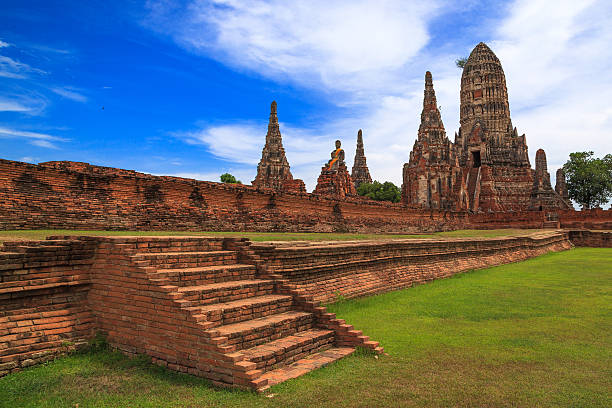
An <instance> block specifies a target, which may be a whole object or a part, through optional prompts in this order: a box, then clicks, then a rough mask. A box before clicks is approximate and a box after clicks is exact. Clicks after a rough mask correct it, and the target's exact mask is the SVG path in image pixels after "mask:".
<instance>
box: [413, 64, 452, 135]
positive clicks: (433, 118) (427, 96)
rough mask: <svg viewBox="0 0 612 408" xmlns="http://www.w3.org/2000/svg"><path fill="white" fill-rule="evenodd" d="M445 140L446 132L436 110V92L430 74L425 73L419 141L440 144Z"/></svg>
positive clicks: (438, 111)
mask: <svg viewBox="0 0 612 408" xmlns="http://www.w3.org/2000/svg"><path fill="white" fill-rule="evenodd" d="M445 138H446V130H445V129H444V123H442V116H441V115H440V110H439V109H438V101H437V100H436V91H435V90H434V87H433V79H432V76H431V72H429V71H427V72H426V73H425V92H424V95H423V111H422V112H421V125H420V126H419V140H423V139H426V140H427V141H429V142H442V141H443V140H444V139H445Z"/></svg>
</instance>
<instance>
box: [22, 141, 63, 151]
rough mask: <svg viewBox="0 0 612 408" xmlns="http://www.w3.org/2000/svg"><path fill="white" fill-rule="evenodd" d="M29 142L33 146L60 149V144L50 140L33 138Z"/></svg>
mask: <svg viewBox="0 0 612 408" xmlns="http://www.w3.org/2000/svg"><path fill="white" fill-rule="evenodd" d="M29 143H30V144H31V145H32V146H38V147H44V148H46V149H59V147H58V146H56V145H55V144H53V143H51V142H50V141H48V140H31V141H30V142H29Z"/></svg>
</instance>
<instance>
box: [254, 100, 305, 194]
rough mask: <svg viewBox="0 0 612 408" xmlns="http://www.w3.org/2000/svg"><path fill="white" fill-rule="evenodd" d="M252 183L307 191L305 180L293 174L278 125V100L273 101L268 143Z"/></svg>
mask: <svg viewBox="0 0 612 408" xmlns="http://www.w3.org/2000/svg"><path fill="white" fill-rule="evenodd" d="M252 184H253V186H254V187H257V188H271V189H274V190H278V191H295V192H306V187H305V185H304V182H303V181H302V180H299V179H294V178H293V176H292V175H291V170H290V168H289V162H288V161H287V157H286V156H285V149H284V148H283V139H282V136H281V133H280V128H279V125H278V116H277V114H276V101H273V102H272V105H271V106H270V120H269V122H268V133H267V134H266V144H265V146H264V148H263V150H262V152H261V160H260V161H259V165H258V166H257V176H256V177H255V180H253V182H252Z"/></svg>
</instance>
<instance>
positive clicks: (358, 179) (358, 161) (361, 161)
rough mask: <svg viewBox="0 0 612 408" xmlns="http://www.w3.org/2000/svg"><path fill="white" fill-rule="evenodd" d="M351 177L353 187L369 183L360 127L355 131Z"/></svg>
mask: <svg viewBox="0 0 612 408" xmlns="http://www.w3.org/2000/svg"><path fill="white" fill-rule="evenodd" d="M351 178H352V179H353V182H354V183H355V188H359V185H360V184H361V183H371V182H372V177H371V176H370V170H369V169H368V165H367V163H366V157H365V152H364V149H363V134H362V132H361V129H359V131H358V132H357V150H356V151H355V161H354V162H353V171H352V172H351Z"/></svg>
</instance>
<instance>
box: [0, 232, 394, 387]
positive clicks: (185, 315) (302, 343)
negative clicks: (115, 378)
mask: <svg viewBox="0 0 612 408" xmlns="http://www.w3.org/2000/svg"><path fill="white" fill-rule="evenodd" d="M249 245H250V242H249V241H248V240H245V239H238V238H210V237H53V239H51V240H48V241H41V242H27V243H6V244H5V245H4V248H3V249H4V250H5V251H11V252H3V253H1V255H0V259H1V260H2V261H3V262H2V264H1V265H0V271H1V272H2V275H1V276H2V286H0V290H1V291H2V292H0V293H1V295H0V296H2V298H1V299H2V300H5V301H6V302H3V303H2V308H0V321H1V322H3V323H8V324H9V325H8V327H7V328H6V329H4V327H3V328H2V330H1V331H0V374H7V373H9V372H12V371H15V370H17V369H19V368H22V367H26V366H28V365H31V364H35V363H36V362H39V361H45V360H47V359H49V358H53V356H54V355H56V354H58V353H60V352H62V349H61V345H62V344H65V343H66V342H67V341H68V340H74V342H78V343H83V342H85V341H86V340H87V339H89V338H91V337H92V336H93V334H94V332H96V331H102V332H103V333H105V334H106V335H107V338H108V342H109V343H110V344H111V345H112V346H113V347H115V348H117V349H119V350H121V351H123V352H125V353H128V354H147V355H149V356H151V357H152V359H153V362H155V363H157V364H160V365H164V366H167V367H168V368H170V369H173V370H177V371H181V372H187V373H190V374H193V375H197V376H201V377H205V378H208V379H210V380H211V381H212V382H213V383H214V384H215V385H219V386H226V387H227V386H230V387H238V388H244V389H256V390H264V389H266V388H267V387H268V386H269V384H275V383H278V382H280V381H283V380H285V379H289V378H294V377H296V376H297V375H301V374H304V373H306V372H308V371H310V370H312V369H314V368H317V367H320V366H323V365H325V364H328V363H330V362H332V361H335V360H337V359H338V358H341V357H343V356H345V355H348V354H350V352H352V351H353V350H354V349H355V347H357V346H360V347H365V348H369V349H372V350H374V351H375V352H378V353H381V352H382V348H381V347H379V345H378V343H377V342H374V341H370V340H369V338H368V337H367V336H363V335H362V333H361V332H359V331H356V330H353V327H352V326H350V325H347V324H346V323H345V322H344V321H342V320H338V319H336V318H335V316H334V315H333V314H331V313H327V312H326V310H325V308H324V307H321V306H320V305H319V303H317V302H314V301H312V300H311V298H310V297H308V296H305V295H304V294H302V293H300V292H298V291H295V290H293V289H292V288H291V287H290V286H289V285H287V284H286V281H285V280H283V279H282V278H281V277H279V276H277V275H272V274H268V273H267V272H266V270H265V269H264V268H263V266H262V265H263V263H262V262H261V260H260V259H259V257H257V255H255V254H254V253H253V251H251V250H250V249H249ZM76 255H79V256H80V258H82V259H80V258H79V256H76ZM53 261H56V262H55V263H54V262H53ZM73 261H76V262H73ZM56 263H57V264H58V265H62V266H61V267H60V266H58V265H56ZM29 267H41V270H40V271H39V272H37V273H33V272H32V270H27V269H24V268H29ZM75 270H78V273H75ZM24 276H27V278H28V280H27V282H26V281H24V280H23V279H22V277H24ZM55 287H58V288H60V289H61V290H60V292H58V293H61V296H62V297H63V298H62V301H63V302H64V303H74V304H70V305H68V304H64V303H59V302H58V300H57V299H55V298H53V297H49V294H50V292H49V290H53V288H55ZM75 288H77V289H75ZM41 291H42V292H41ZM67 292H69V293H70V296H68V295H67ZM53 293H54V292H53ZM48 304H49V306H48ZM56 309H57V310H56ZM3 326H4V325H3ZM71 344H73V343H72V342H71ZM74 347H76V346H71V347H68V348H74ZM41 349H43V351H44V353H43V354H41V353H40V352H39V351H40V350H41ZM63 351H66V350H63ZM35 359H38V360H35Z"/></svg>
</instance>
